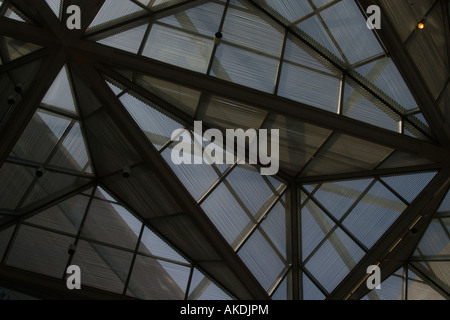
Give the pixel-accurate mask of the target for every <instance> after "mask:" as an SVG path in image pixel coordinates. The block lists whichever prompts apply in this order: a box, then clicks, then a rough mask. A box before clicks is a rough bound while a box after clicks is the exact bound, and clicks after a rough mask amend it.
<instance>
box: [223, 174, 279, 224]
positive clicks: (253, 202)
mask: <svg viewBox="0 0 450 320" xmlns="http://www.w3.org/2000/svg"><path fill="white" fill-rule="evenodd" d="M226 181H227V182H228V183H229V184H230V186H231V187H232V188H233V190H234V191H235V192H236V193H237V195H238V196H239V199H240V200H241V201H242V203H243V204H244V205H245V207H246V208H247V209H248V210H249V211H250V212H251V214H252V215H254V216H255V218H256V219H257V220H259V218H260V217H261V215H262V214H264V213H265V212H266V211H267V209H268V208H269V206H270V205H271V204H272V203H273V202H274V200H275V195H274V193H273V192H272V190H271V189H270V187H269V185H268V184H267V183H266V181H265V180H264V179H263V177H262V176H261V175H260V174H259V172H258V171H257V170H256V169H255V168H254V167H252V166H250V165H238V166H236V167H235V168H234V169H233V171H232V172H231V173H230V174H229V175H228V176H227V178H226Z"/></svg>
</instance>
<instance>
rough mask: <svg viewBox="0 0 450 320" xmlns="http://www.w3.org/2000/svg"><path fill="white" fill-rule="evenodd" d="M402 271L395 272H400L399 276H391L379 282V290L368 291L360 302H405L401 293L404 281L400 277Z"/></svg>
mask: <svg viewBox="0 0 450 320" xmlns="http://www.w3.org/2000/svg"><path fill="white" fill-rule="evenodd" d="M402 270H403V268H401V269H399V270H398V271H397V272H396V273H398V272H400V276H399V275H397V274H393V275H391V276H390V277H388V278H387V279H386V280H384V281H383V282H381V289H377V290H372V291H370V292H369V293H368V294H367V295H366V296H365V297H363V298H362V299H361V300H405V297H404V293H403V291H404V290H403V282H404V279H403V277H402V276H401V272H402Z"/></svg>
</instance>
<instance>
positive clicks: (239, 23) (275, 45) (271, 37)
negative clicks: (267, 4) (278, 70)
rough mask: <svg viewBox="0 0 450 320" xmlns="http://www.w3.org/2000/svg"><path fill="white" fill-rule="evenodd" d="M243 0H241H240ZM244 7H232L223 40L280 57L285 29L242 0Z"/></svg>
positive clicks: (227, 17) (226, 21)
mask: <svg viewBox="0 0 450 320" xmlns="http://www.w3.org/2000/svg"><path fill="white" fill-rule="evenodd" d="M238 2H241V1H238ZM241 3H242V4H243V5H244V6H245V9H244V8H235V7H230V8H229V9H228V11H227V15H226V18H225V22H224V25H223V30H222V32H223V40H222V41H223V42H226V43H231V44H233V45H236V46H239V47H243V48H246V49H248V50H252V51H256V52H258V53H264V54H267V55H270V56H273V57H279V56H280V54H281V46H282V44H283V30H282V28H281V27H280V26H278V25H276V24H275V23H274V22H272V21H271V20H270V19H268V18H267V17H266V16H265V15H264V14H262V13H261V11H259V10H257V9H256V8H253V7H252V6H250V5H247V3H246V2H241Z"/></svg>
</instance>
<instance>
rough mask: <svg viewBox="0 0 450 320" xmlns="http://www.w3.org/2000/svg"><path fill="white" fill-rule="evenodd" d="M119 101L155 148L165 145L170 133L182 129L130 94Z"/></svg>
mask: <svg viewBox="0 0 450 320" xmlns="http://www.w3.org/2000/svg"><path fill="white" fill-rule="evenodd" d="M120 101H121V102H122V103H123V105H124V106H125V108H126V109H127V110H128V112H129V113H130V114H131V115H132V116H133V118H134V120H135V121H136V123H137V124H138V125H139V126H140V127H141V129H142V130H143V131H144V132H145V133H146V135H147V137H148V138H149V140H150V141H151V142H152V143H153V145H154V146H155V147H156V148H159V147H161V146H163V145H164V144H165V143H167V142H168V141H169V140H170V138H171V136H172V133H173V132H174V131H175V130H176V129H180V128H182V127H183V126H182V125H181V124H179V123H178V122H176V121H174V120H173V119H171V118H169V117H167V116H166V115H164V114H163V113H161V112H159V111H158V110H156V109H154V108H153V107H152V106H150V105H148V104H146V103H145V102H143V101H142V100H140V99H138V98H136V97H134V96H132V95H131V94H128V93H126V94H124V95H123V96H121V97H120Z"/></svg>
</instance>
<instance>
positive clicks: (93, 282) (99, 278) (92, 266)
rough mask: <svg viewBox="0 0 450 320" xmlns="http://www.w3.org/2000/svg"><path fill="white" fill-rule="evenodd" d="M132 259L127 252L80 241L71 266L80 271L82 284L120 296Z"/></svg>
mask: <svg viewBox="0 0 450 320" xmlns="http://www.w3.org/2000/svg"><path fill="white" fill-rule="evenodd" d="M65 254H66V255H67V250H66V252H65ZM132 257H133V254H131V253H129V252H125V251H122V250H117V249H114V248H110V247H106V246H103V245H99V244H96V243H90V242H87V241H84V240H80V242H79V243H78V246H77V250H76V252H75V254H74V256H73V259H72V264H74V265H77V266H79V267H80V269H81V270H82V283H83V284H85V285H87V286H92V287H95V288H99V289H102V290H106V291H111V292H115V293H119V294H122V292H123V290H124V288H125V282H126V279H127V275H128V272H129V270H130V265H131V260H132Z"/></svg>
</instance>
